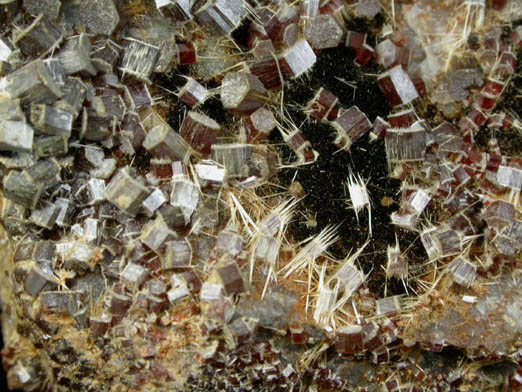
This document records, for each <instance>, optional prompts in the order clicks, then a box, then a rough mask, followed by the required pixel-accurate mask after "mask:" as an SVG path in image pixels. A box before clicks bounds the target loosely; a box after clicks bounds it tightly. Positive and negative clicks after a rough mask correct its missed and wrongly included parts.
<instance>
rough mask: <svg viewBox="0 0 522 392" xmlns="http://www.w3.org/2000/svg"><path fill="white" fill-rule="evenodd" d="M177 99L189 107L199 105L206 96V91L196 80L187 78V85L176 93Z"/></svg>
mask: <svg viewBox="0 0 522 392" xmlns="http://www.w3.org/2000/svg"><path fill="white" fill-rule="evenodd" d="M178 96H179V99H180V100H182V101H183V102H185V103H186V104H187V105H189V106H190V107H195V106H198V105H201V104H203V103H204V102H205V100H206V99H207V96H208V90H207V89H206V88H205V87H204V86H202V85H201V84H200V83H199V82H198V81H197V80H195V79H193V78H187V83H185V85H184V86H183V88H182V89H181V90H180V92H179V93H178Z"/></svg>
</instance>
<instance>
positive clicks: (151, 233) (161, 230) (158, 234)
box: [140, 216, 178, 253]
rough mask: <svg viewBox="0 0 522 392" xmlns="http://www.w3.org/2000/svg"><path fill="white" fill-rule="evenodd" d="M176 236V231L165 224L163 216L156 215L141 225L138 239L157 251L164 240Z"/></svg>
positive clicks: (166, 240) (169, 239)
mask: <svg viewBox="0 0 522 392" xmlns="http://www.w3.org/2000/svg"><path fill="white" fill-rule="evenodd" d="M177 236H178V235H177V234H176V232H175V231H172V230H171V229H170V228H169V227H168V226H167V225H166V223H165V221H164V220H163V218H162V217H161V216H158V217H156V219H155V220H153V221H150V222H149V223H148V224H147V225H145V226H144V227H143V231H142V234H141V236H140V240H141V242H143V243H144V244H145V245H147V246H148V247H149V248H150V249H152V250H153V251H155V252H157V253H159V251H160V249H161V248H162V247H163V245H164V244H165V243H166V242H168V241H171V240H173V239H175V238H176V237H177Z"/></svg>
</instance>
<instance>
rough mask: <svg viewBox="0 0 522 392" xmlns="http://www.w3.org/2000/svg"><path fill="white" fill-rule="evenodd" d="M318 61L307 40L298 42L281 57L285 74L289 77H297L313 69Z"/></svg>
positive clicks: (281, 64)
mask: <svg viewBox="0 0 522 392" xmlns="http://www.w3.org/2000/svg"><path fill="white" fill-rule="evenodd" d="M316 60H317V56H316V55H315V53H314V51H313V49H312V47H311V46H310V44H309V43H308V41H306V40H305V39H300V40H298V41H297V42H296V43H295V44H294V45H293V46H292V47H291V48H288V49H287V50H286V51H285V52H284V53H282V54H281V56H280V60H279V62H280V66H281V70H282V71H283V73H285V74H286V75H287V76H289V77H297V76H300V75H302V74H303V73H305V72H307V71H309V70H310V69H312V67H313V65H314V64H315V62H316Z"/></svg>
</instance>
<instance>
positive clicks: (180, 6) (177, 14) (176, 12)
mask: <svg viewBox="0 0 522 392" xmlns="http://www.w3.org/2000/svg"><path fill="white" fill-rule="evenodd" d="M193 3H194V0H156V8H157V9H158V10H162V11H163V10H165V9H167V10H169V11H170V13H171V14H172V16H173V17H174V18H175V19H176V20H177V21H180V22H185V21H188V20H190V19H192V13H191V12H190V8H191V7H192V4H193Z"/></svg>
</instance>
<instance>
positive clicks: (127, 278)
mask: <svg viewBox="0 0 522 392" xmlns="http://www.w3.org/2000/svg"><path fill="white" fill-rule="evenodd" d="M147 275H148V271H147V269H145V268H144V267H142V266H141V265H138V264H134V263H129V264H127V265H126V266H125V268H124V269H123V271H122V272H121V274H120V277H121V280H122V282H123V283H124V284H125V286H127V288H129V289H131V290H134V291H135V290H137V289H138V287H139V286H140V285H141V284H142V283H143V282H144V281H145V279H146V278H147Z"/></svg>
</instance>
